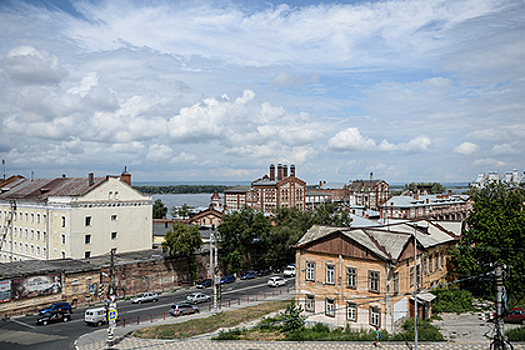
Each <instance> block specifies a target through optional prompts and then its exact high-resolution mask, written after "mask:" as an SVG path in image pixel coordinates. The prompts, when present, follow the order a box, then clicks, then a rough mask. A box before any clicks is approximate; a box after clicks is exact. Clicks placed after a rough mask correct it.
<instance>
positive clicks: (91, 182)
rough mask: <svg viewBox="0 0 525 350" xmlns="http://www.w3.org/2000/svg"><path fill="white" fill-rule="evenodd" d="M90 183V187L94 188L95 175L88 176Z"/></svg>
mask: <svg viewBox="0 0 525 350" xmlns="http://www.w3.org/2000/svg"><path fill="white" fill-rule="evenodd" d="M88 183H89V186H93V185H94V184H95V175H94V174H93V173H89V174H88Z"/></svg>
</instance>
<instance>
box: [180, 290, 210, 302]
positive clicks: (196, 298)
mask: <svg viewBox="0 0 525 350" xmlns="http://www.w3.org/2000/svg"><path fill="white" fill-rule="evenodd" d="M210 300H211V297H210V296H209V295H206V294H204V293H198V292H197V293H191V294H190V295H188V296H187V297H186V301H187V302H188V303H190V304H195V305H197V304H198V303H205V302H208V301H210Z"/></svg>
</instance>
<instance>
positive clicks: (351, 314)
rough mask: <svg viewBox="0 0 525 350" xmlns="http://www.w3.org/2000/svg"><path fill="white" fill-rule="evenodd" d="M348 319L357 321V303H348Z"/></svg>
mask: <svg viewBox="0 0 525 350" xmlns="http://www.w3.org/2000/svg"><path fill="white" fill-rule="evenodd" d="M346 319H347V320H348V321H352V322H357V304H354V303H346Z"/></svg>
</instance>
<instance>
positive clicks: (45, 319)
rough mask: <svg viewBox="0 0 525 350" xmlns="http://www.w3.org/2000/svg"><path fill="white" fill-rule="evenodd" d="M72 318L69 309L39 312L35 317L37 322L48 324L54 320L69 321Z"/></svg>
mask: <svg viewBox="0 0 525 350" xmlns="http://www.w3.org/2000/svg"><path fill="white" fill-rule="evenodd" d="M70 319H71V312H70V311H69V310H52V311H47V312H45V313H43V314H39V315H38V316H37V317H36V319H35V323H36V324H41V325H44V326H47V325H48V324H49V323H52V322H60V321H62V322H67V321H69V320H70Z"/></svg>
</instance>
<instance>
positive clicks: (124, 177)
mask: <svg viewBox="0 0 525 350" xmlns="http://www.w3.org/2000/svg"><path fill="white" fill-rule="evenodd" d="M120 181H122V182H125V183H127V184H128V185H130V186H131V174H130V173H128V169H127V167H126V166H125V167H124V171H123V172H122V174H120Z"/></svg>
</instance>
